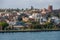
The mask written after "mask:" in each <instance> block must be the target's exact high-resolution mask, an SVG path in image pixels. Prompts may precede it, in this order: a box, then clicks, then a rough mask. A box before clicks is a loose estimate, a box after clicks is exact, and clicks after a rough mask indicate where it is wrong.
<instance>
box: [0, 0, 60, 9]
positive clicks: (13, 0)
mask: <svg viewBox="0 0 60 40" xmlns="http://www.w3.org/2000/svg"><path fill="white" fill-rule="evenodd" d="M48 5H53V8H54V9H59V8H60V0H0V8H20V9H21V8H24V9H25V8H30V6H34V8H40V9H41V8H47V7H48Z"/></svg>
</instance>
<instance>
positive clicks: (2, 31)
mask: <svg viewBox="0 0 60 40" xmlns="http://www.w3.org/2000/svg"><path fill="white" fill-rule="evenodd" d="M52 31H60V30H0V33H12V32H52Z"/></svg>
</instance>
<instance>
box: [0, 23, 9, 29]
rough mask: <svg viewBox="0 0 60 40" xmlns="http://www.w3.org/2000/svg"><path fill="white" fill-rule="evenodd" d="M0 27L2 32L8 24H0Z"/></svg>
mask: <svg viewBox="0 0 60 40" xmlns="http://www.w3.org/2000/svg"><path fill="white" fill-rule="evenodd" d="M0 26H2V29H3V30H4V29H5V28H6V27H7V26H8V23H6V22H0Z"/></svg>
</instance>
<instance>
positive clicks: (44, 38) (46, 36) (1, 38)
mask: <svg viewBox="0 0 60 40" xmlns="http://www.w3.org/2000/svg"><path fill="white" fill-rule="evenodd" d="M0 40H60V31H56V32H16V33H0Z"/></svg>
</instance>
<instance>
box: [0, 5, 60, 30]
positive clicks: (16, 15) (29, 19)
mask: <svg viewBox="0 0 60 40" xmlns="http://www.w3.org/2000/svg"><path fill="white" fill-rule="evenodd" d="M26 29H40V30H43V29H48V30H49V29H51V30H60V9H53V6H52V5H49V6H48V8H47V9H46V8H43V9H37V8H34V7H33V6H31V8H30V9H28V8H26V9H23V8H22V9H19V8H17V9H10V8H9V9H0V30H26Z"/></svg>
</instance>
